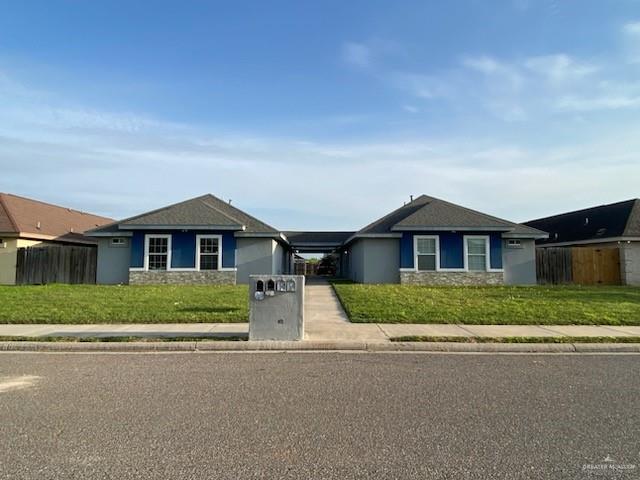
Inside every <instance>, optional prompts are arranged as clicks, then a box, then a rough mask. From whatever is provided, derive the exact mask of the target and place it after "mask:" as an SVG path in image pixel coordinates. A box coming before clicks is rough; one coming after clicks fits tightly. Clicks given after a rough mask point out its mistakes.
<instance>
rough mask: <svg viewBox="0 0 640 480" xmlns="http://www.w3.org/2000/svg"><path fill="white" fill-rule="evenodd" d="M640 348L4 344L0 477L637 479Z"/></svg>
mask: <svg viewBox="0 0 640 480" xmlns="http://www.w3.org/2000/svg"><path fill="white" fill-rule="evenodd" d="M639 394H640V356H637V355H636V356H634V355H617V356H616V355H548V354H547V355H471V354H467V355H454V354H408V353H402V354H398V353H375V354H374V353H175V354H157V353H155V354H54V353H52V354H47V353H2V354H0V478H2V479H37V480H43V479H75V478H78V479H80V478H81V479H118V480H126V479H145V480H146V479H234V480H235V479H242V478H274V479H280V478H296V479H326V478H328V479H333V478H335V479H350V478H371V479H377V478H385V479H386V478H398V479H404V478H416V479H433V478H435V479H440V478H443V479H444V478H446V479H483V480H486V479H554V480H555V479H580V480H583V479H592V478H594V479H609V478H615V479H618V478H625V479H626V478H630V479H631V478H633V479H639V478H640V432H639V431H638V429H639V427H640V408H639V407H640V395H639Z"/></svg>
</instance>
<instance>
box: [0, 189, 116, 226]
mask: <svg viewBox="0 0 640 480" xmlns="http://www.w3.org/2000/svg"><path fill="white" fill-rule="evenodd" d="M0 196H8V197H14V198H18V199H20V200H26V201H28V202H34V203H39V204H40V205H46V206H48V207H54V208H60V209H62V210H67V211H70V212H75V213H79V214H81V215H87V216H90V217H97V218H104V219H106V220H113V219H112V218H110V217H104V216H102V215H96V214H95V213H89V212H84V211H82V210H78V209H76V208H71V207H64V206H62V205H56V204H55V203H50V202H43V201H42V200H36V199H35V198H29V197H23V196H22V195H16V194H14V193H7V192H0ZM4 205H5V208H6V206H7V203H6V202H4Z"/></svg>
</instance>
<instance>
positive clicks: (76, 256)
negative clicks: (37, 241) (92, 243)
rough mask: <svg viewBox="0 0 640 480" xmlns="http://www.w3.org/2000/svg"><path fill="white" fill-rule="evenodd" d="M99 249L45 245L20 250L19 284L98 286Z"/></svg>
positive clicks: (17, 266)
mask: <svg viewBox="0 0 640 480" xmlns="http://www.w3.org/2000/svg"><path fill="white" fill-rule="evenodd" d="M97 262H98V254H97V249H96V248H95V247H75V246H67V245H63V246H42V247H28V248H19V249H18V258H17V263H16V283H17V284H18V285H43V284H47V283H96V266H97Z"/></svg>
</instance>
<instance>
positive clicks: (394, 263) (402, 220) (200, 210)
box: [87, 195, 546, 285]
mask: <svg viewBox="0 0 640 480" xmlns="http://www.w3.org/2000/svg"><path fill="white" fill-rule="evenodd" d="M87 234H88V235H91V236H94V237H96V238H97V239H98V273H97V279H98V283H112V284H114V283H130V284H146V283H176V284H178V283H191V284H193V283H196V284H197V283H201V284H215V283H229V284H233V283H247V282H248V281H249V275H252V274H283V273H284V274H288V273H293V271H294V263H295V256H296V254H297V253H311V252H313V253H332V254H335V255H336V256H338V259H339V261H338V268H337V270H338V274H339V275H341V276H343V277H347V278H351V279H352V280H354V281H356V282H361V283H411V284H460V285H467V284H502V283H508V284H531V283H535V282H536V272H535V248H534V241H535V240H536V239H538V238H545V237H546V234H545V233H544V232H541V231H539V230H537V229H534V228H530V227H526V226H523V225H519V224H517V223H513V222H509V221H506V220H501V219H498V218H495V217H491V216H489V215H485V214H482V213H479V212H475V211H473V210H469V209H467V208H464V207H460V206H457V205H453V204H451V203H448V202H445V201H443V200H438V199H436V198H432V197H427V196H426V195H423V196H420V197H418V198H417V199H415V200H413V201H412V202H410V203H408V204H406V205H404V206H403V207H401V208H399V209H397V210H395V211H393V212H392V213H390V214H389V215H386V216H385V217H383V218H381V219H380V220H377V221H376V222H374V223H372V224H370V225H368V226H366V227H364V228H363V229H361V230H359V231H357V232H353V231H350V232H298V231H295V232H294V231H290V232H281V231H279V230H277V229H275V228H273V227H271V226H269V225H267V224H266V223H264V222H262V221H260V220H258V219H256V218H254V217H252V216H251V215H249V214H247V213H245V212H243V211H241V210H239V209H238V208H236V207H234V206H232V205H231V204H230V203H228V202H225V201H223V200H221V199H219V198H217V197H215V196H213V195H203V196H201V197H196V198H193V199H191V200H187V201H184V202H181V203H177V204H175V205H170V206H168V207H164V208H161V209H158V210H154V211H152V212H148V213H144V214H142V215H138V216H135V217H132V218H128V219H125V220H122V221H120V222H115V223H112V224H110V225H106V226H103V227H100V228H96V229H94V230H92V231H90V232H88V233H87Z"/></svg>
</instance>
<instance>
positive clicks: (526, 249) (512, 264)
mask: <svg viewBox="0 0 640 480" xmlns="http://www.w3.org/2000/svg"><path fill="white" fill-rule="evenodd" d="M520 245H521V248H510V247H508V246H507V241H506V240H502V267H503V269H504V283H505V284H507V285H535V284H536V283H537V278H536V245H535V240H530V239H524V238H523V239H521V240H520Z"/></svg>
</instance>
